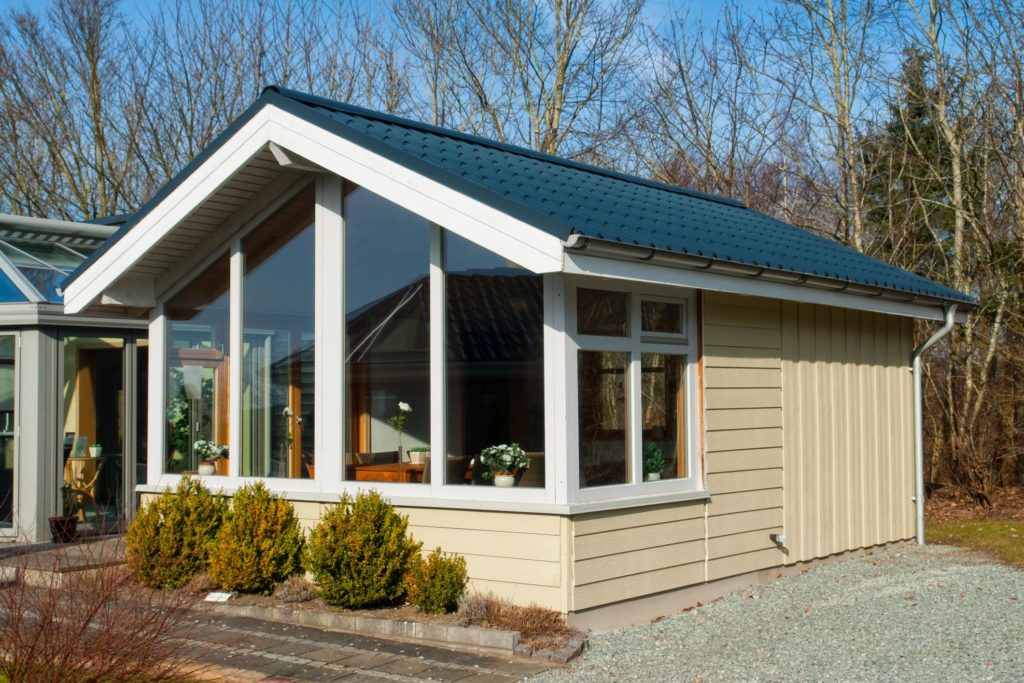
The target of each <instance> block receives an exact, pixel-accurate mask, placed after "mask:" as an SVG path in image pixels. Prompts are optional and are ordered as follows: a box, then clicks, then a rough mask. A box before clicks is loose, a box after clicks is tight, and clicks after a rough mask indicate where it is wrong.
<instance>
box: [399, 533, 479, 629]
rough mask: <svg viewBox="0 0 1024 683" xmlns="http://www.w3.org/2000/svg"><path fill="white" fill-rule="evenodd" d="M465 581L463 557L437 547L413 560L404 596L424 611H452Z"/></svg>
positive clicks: (464, 586)
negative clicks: (422, 557)
mask: <svg viewBox="0 0 1024 683" xmlns="http://www.w3.org/2000/svg"><path fill="white" fill-rule="evenodd" d="M468 581H469V575H468V574H467V573H466V560H465V558H463V557H462V556H461V555H456V554H454V553H452V554H450V555H445V554H444V553H443V552H441V549H440V548H438V549H437V550H435V551H434V552H432V553H430V555H428V556H427V559H425V560H420V561H419V562H414V563H413V566H412V569H411V570H410V571H409V575H408V576H407V577H406V579H405V587H406V593H407V595H406V597H407V598H408V600H409V602H411V603H412V604H414V605H416V606H417V607H419V608H420V609H421V610H423V611H424V612H431V613H434V614H444V613H445V612H454V611H455V610H456V609H457V608H458V606H459V599H460V598H462V593H463V591H465V590H466V583H467V582H468Z"/></svg>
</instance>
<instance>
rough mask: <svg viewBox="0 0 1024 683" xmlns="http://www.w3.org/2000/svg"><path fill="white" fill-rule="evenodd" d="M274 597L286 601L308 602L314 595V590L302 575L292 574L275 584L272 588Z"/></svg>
mask: <svg viewBox="0 0 1024 683" xmlns="http://www.w3.org/2000/svg"><path fill="white" fill-rule="evenodd" d="M274 597H275V598H277V599H278V600H280V601H281V602H287V603H296V602H309V601H310V600H312V599H313V598H315V597H316V590H315V589H314V588H313V584H311V583H310V582H309V581H307V580H306V577H305V576H304V575H302V574H292V575H291V576H289V577H288V578H287V579H285V580H284V581H282V582H281V583H279V584H277V586H276V587H275V588H274Z"/></svg>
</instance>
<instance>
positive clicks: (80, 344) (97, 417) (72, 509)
mask: <svg viewBox="0 0 1024 683" xmlns="http://www.w3.org/2000/svg"><path fill="white" fill-rule="evenodd" d="M124 348H125V342H124V339H122V338H120V337H65V339H64V425H63V434H64V459H63V488H62V491H63V494H64V496H63V498H64V500H63V504H64V512H65V513H67V514H75V515H77V516H78V518H79V520H81V521H85V522H90V523H95V524H97V525H99V526H104V525H106V524H109V523H113V522H116V521H117V520H119V519H122V518H123V517H124V504H123V503H124V501H123V500H122V499H123V496H122V493H123V490H124V488H123V483H124V466H125V458H124V446H125V444H124V427H125V407H126V403H125V386H124Z"/></svg>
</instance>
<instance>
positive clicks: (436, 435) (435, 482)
mask: <svg viewBox="0 0 1024 683" xmlns="http://www.w3.org/2000/svg"><path fill="white" fill-rule="evenodd" d="M443 235H444V231H443V230H442V229H441V227H440V226H437V225H431V226H430V317H429V325H430V490H431V494H432V495H441V492H442V491H443V489H442V487H443V486H444V483H445V482H444V476H445V471H446V469H447V468H446V467H445V464H446V463H447V462H448V451H447V448H448V446H447V444H446V443H445V441H446V439H445V422H446V414H447V405H446V403H447V394H448V392H447V391H446V386H445V382H446V379H447V378H446V375H447V373H446V372H445V369H446V368H445V362H446V354H445V322H446V318H445V301H444V297H445V280H444V240H443Z"/></svg>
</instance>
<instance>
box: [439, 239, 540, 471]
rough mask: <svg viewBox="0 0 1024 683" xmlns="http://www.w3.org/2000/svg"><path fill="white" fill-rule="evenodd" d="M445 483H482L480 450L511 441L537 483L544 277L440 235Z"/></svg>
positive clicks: (467, 244)
mask: <svg viewBox="0 0 1024 683" xmlns="http://www.w3.org/2000/svg"><path fill="white" fill-rule="evenodd" d="M445 298H446V306H447V328H446V337H447V346H448V351H447V368H446V371H447V375H448V381H447V391H448V395H447V408H448V411H447V422H448V424H447V428H446V432H445V435H446V445H447V448H448V454H447V458H446V463H447V465H446V467H445V483H446V484H470V483H473V484H490V483H491V482H492V480H491V479H490V478H486V477H484V473H485V472H486V468H485V467H482V466H481V465H480V464H479V463H480V460H479V458H480V452H481V451H482V450H483V449H484V448H486V447H488V446H494V445H498V444H511V443H516V444H518V445H519V447H520V448H522V449H523V450H524V451H525V452H526V457H527V458H528V460H529V463H530V464H529V466H528V467H527V468H526V469H519V470H518V471H517V472H516V478H515V484H516V486H538V487H542V486H544V279H543V276H540V275H534V274H532V273H530V272H529V271H526V270H523V269H521V268H519V267H518V266H516V265H514V264H511V263H509V262H507V261H505V259H503V258H501V257H500V256H498V255H497V254H493V253H491V252H489V251H487V250H485V249H483V248H481V247H479V246H477V245H475V244H473V243H472V242H470V241H468V240H464V239H462V238H461V237H458V236H457V235H454V234H452V233H448V232H446V233H445Z"/></svg>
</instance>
